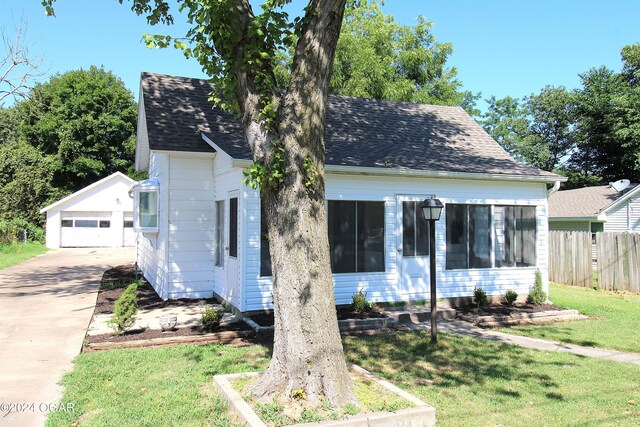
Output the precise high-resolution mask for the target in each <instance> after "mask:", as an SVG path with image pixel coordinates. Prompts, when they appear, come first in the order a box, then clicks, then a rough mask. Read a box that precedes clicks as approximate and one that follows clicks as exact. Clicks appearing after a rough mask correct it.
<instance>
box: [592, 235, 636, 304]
mask: <svg viewBox="0 0 640 427" xmlns="http://www.w3.org/2000/svg"><path fill="white" fill-rule="evenodd" d="M596 247H597V258H598V286H599V287H600V288H602V289H606V290H609V291H611V290H617V291H632V292H640V234H638V233H597V234H596Z"/></svg>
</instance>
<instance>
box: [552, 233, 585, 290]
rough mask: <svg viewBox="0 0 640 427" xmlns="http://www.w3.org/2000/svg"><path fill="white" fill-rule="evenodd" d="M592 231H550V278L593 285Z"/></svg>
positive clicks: (567, 282) (575, 284) (582, 284)
mask: <svg viewBox="0 0 640 427" xmlns="http://www.w3.org/2000/svg"><path fill="white" fill-rule="evenodd" d="M591 250H592V246H591V233H589V232H588V231H550V232H549V280H551V281H552V282H557V283H564V284H567V285H571V286H584V287H589V288H590V287H592V286H593V273H592V272H593V268H592V265H591V257H592V252H591Z"/></svg>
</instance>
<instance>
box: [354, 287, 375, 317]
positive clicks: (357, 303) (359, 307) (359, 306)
mask: <svg viewBox="0 0 640 427" xmlns="http://www.w3.org/2000/svg"><path fill="white" fill-rule="evenodd" d="M369 309H371V303H370V302H369V301H367V293H366V292H362V290H359V291H358V292H356V293H355V294H353V296H352V297H351V311H353V312H354V313H363V312H365V311H368V310H369Z"/></svg>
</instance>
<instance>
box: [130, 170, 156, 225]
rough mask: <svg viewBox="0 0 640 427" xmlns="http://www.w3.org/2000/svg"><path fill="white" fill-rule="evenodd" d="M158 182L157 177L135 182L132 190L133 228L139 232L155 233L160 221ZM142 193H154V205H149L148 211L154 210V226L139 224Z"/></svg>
mask: <svg viewBox="0 0 640 427" xmlns="http://www.w3.org/2000/svg"><path fill="white" fill-rule="evenodd" d="M159 193H160V184H159V182H158V180H157V179H147V180H144V181H140V182H139V183H137V184H136V185H135V187H134V190H133V229H134V230H135V231H137V232H140V233H157V232H158V224H159V221H160V214H159V213H160V209H159V205H160V201H159ZM142 194H155V197H154V198H152V200H155V206H151V207H150V209H149V211H150V212H152V211H154V210H155V217H156V225H155V227H149V226H144V227H143V226H141V225H140V214H141V211H140V199H141V195H142Z"/></svg>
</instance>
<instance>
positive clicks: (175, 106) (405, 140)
mask: <svg viewBox="0 0 640 427" xmlns="http://www.w3.org/2000/svg"><path fill="white" fill-rule="evenodd" d="M142 91H143V97H144V107H145V113H146V119H147V131H148V134H149V144H150V148H151V149H152V150H173V151H196V152H213V151H215V150H214V149H213V148H211V147H210V146H209V145H208V144H206V143H205V142H204V141H203V140H202V139H201V137H200V133H201V132H203V133H205V134H206V135H207V136H208V137H209V138H210V139H211V140H212V141H213V142H214V143H215V144H216V145H218V146H219V147H220V148H221V149H222V150H224V151H225V152H227V153H228V154H229V155H230V156H231V157H233V158H236V159H251V154H250V152H249V149H248V147H247V144H246V142H245V140H244V134H243V132H242V126H241V123H240V121H239V120H237V119H235V118H234V117H233V116H232V115H231V114H229V113H226V112H224V111H222V110H221V109H219V108H215V109H214V108H212V105H211V103H210V102H209V101H208V97H209V92H210V91H211V85H210V84H209V83H208V82H207V81H206V80H200V79H192V78H186V77H175V76H167V75H162V74H153V73H142ZM326 125H327V127H326V133H325V145H326V163H327V164H328V165H340V166H363V167H376V168H394V169H411V170H429V171H436V172H471V173H490V174H509V175H522V176H535V177H548V178H551V179H553V178H554V177H557V178H560V177H558V176H557V175H555V174H552V173H549V172H545V171H542V170H540V169H535V168H531V167H527V166H524V165H521V164H519V163H517V162H516V161H515V160H514V159H513V158H511V156H509V154H508V153H507V152H506V151H505V150H504V149H503V148H502V147H500V145H499V144H498V143H497V142H495V141H494V140H493V139H492V138H491V137H490V136H489V135H488V134H487V133H486V132H485V131H484V129H483V128H482V127H481V126H480V125H479V124H478V123H476V122H475V120H473V119H472V118H471V117H470V116H469V115H468V114H467V113H466V112H465V111H464V110H463V109H462V108H460V107H444V106H434V105H424V104H413V103H406V102H395V101H379V100H375V99H363V98H354V97H346V96H335V95H331V96H330V97H329V108H328V110H327V117H326Z"/></svg>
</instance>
